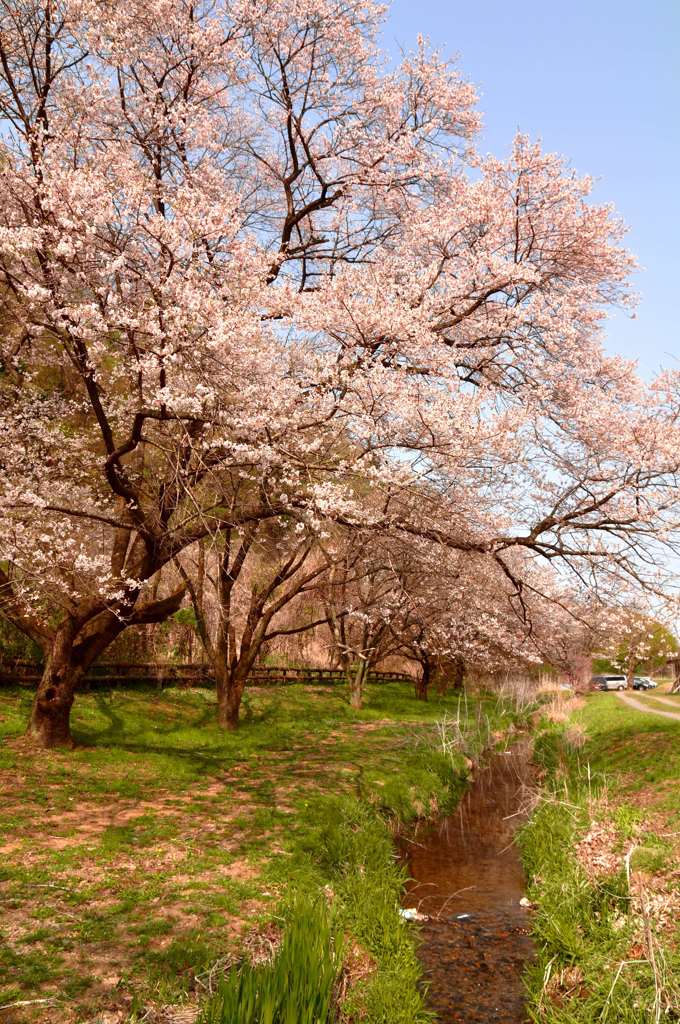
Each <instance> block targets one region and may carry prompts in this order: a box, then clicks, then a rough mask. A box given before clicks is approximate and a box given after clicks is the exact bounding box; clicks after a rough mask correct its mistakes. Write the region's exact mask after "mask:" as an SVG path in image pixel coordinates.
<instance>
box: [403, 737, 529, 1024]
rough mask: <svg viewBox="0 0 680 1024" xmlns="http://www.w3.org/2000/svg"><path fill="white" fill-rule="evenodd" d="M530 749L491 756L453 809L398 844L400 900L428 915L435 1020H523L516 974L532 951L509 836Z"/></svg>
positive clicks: (512, 1023) (427, 964) (426, 947)
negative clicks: (402, 872) (403, 872)
mask: <svg viewBox="0 0 680 1024" xmlns="http://www.w3.org/2000/svg"><path fill="white" fill-rule="evenodd" d="M528 759H529V748H528V746H526V745H518V746H516V747H514V748H513V750H512V751H510V752H507V753H503V754H495V755H494V756H493V757H492V758H491V760H490V761H489V762H488V764H487V765H486V766H485V767H484V768H481V769H479V770H478V772H477V776H476V778H475V780H474V781H473V783H472V785H471V786H470V788H469V789H468V790H467V792H466V793H465V795H464V797H463V799H462V800H461V802H460V804H459V805H458V807H457V808H456V810H455V812H454V813H453V814H451V815H450V816H449V817H447V818H444V819H443V820H441V821H440V822H439V823H438V824H437V825H436V827H433V828H431V829H429V830H427V831H424V832H420V833H418V835H416V836H415V840H414V841H409V842H405V843H404V846H403V852H404V856H405V859H406V862H407V866H408V870H409V874H410V876H411V878H412V881H411V882H410V883H409V885H408V888H407V891H406V894H405V896H404V906H405V907H416V908H417V909H418V910H419V912H420V913H421V914H425V915H427V920H426V921H424V922H423V923H422V924H420V925H419V926H418V927H419V928H420V929H421V943H420V949H419V956H420V959H421V961H422V963H423V967H424V969H425V976H426V979H427V984H428V1004H429V1005H430V1007H431V1008H432V1009H433V1010H434V1011H435V1012H436V1013H437V1020H438V1022H439V1024H524V1022H525V1021H526V1019H527V1018H526V1014H525V1010H524V987H523V984H522V971H523V969H524V965H525V963H526V962H527V960H528V959H530V958H531V956H532V953H533V950H532V944H531V940H530V938H529V936H528V934H527V930H528V928H529V920H528V912H527V910H526V909H525V908H524V907H522V906H521V905H520V899H522V897H523V896H524V885H525V879H524V873H523V870H522V864H521V861H520V857H519V853H518V851H517V849H516V847H515V846H514V844H513V841H512V840H513V834H514V832H515V830H516V829H517V827H518V825H519V824H520V823H521V821H522V817H521V807H522V803H523V795H524V792H525V786H526V784H527V783H528V781H529V777H530V768H529V764H528Z"/></svg>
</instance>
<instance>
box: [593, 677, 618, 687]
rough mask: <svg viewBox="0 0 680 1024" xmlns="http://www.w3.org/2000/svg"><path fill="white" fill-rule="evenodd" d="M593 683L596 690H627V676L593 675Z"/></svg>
mask: <svg viewBox="0 0 680 1024" xmlns="http://www.w3.org/2000/svg"><path fill="white" fill-rule="evenodd" d="M593 685H594V687H595V689H596V690H625V689H626V677H625V676H593Z"/></svg>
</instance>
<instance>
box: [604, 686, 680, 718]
mask: <svg viewBox="0 0 680 1024" xmlns="http://www.w3.org/2000/svg"><path fill="white" fill-rule="evenodd" d="M616 696H617V697H619V698H620V699H621V700H622V701H623V703H624V704H628V705H629V706H630V707H631V708H635V710H636V711H646V712H647V714H651V715H663V717H664V718H674V719H675V720H676V721H677V722H680V712H678V711H662V710H661V708H657V707H651V706H650V705H649V704H643V703H642V701H639V700H636V699H635V697H631V696H630V694H628V693H622V692H621V691H620V690H619V691H617V694H616Z"/></svg>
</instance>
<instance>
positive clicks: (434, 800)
mask: <svg viewBox="0 0 680 1024" xmlns="http://www.w3.org/2000/svg"><path fill="white" fill-rule="evenodd" d="M29 700H30V695H29V694H27V693H25V692H24V691H22V690H16V691H9V690H2V691H0V780H1V781H0V784H1V785H2V789H3V794H4V797H3V801H2V806H1V807H0V853H1V854H2V859H1V860H0V884H1V885H2V891H3V897H4V914H3V917H2V920H1V921H0V977H2V982H1V983H0V1005H3V1004H5V1003H10V1002H14V1001H18V1000H22V999H37V998H49V997H54V998H55V999H56V1000H57V1003H56V1005H55V1007H54V1008H51V1007H45V1006H40V1007H38V1008H37V1009H35V1011H33V1010H31V1009H30V1008H28V1009H27V1010H26V1011H25V1014H24V1017H23V1018H22V1019H25V1020H39V1021H41V1022H44V1024H48V1022H53V1021H54V1022H56V1021H59V1022H60V1024H71V1022H78V1024H80V1022H82V1021H87V1020H90V1019H91V1018H92V1015H93V1014H94V1013H97V1012H102V1011H103V1010H108V1011H111V1012H116V1013H118V1014H119V1015H120V1016H119V1018H118V1019H120V1020H121V1021H123V1020H134V1019H138V1018H141V1016H143V1014H144V1012H146V1010H147V1009H148V1008H149V1007H153V1006H154V1005H156V1006H157V1005H161V1004H166V1003H167V1004H175V1003H181V1002H183V1001H185V1000H190V1001H194V1002H195V1001H196V1000H197V999H198V998H199V996H200V995H201V992H202V989H201V988H200V984H199V983H198V982H197V980H196V979H197V978H200V977H201V976H203V975H205V972H208V971H210V969H211V967H212V966H213V965H214V964H215V963H217V962H227V961H228V960H229V959H230V958H231V959H233V958H234V957H237V956H239V955H240V951H241V950H242V949H243V946H244V943H245V944H246V945H247V943H248V941H249V938H250V937H251V936H253V935H257V934H260V933H263V934H266V932H267V929H268V928H271V927H274V928H276V929H279V930H280V923H281V922H280V918H281V914H282V913H283V910H282V908H285V907H287V906H289V905H290V902H291V900H294V898H295V896H296V894H299V893H303V892H307V893H311V894H315V893H321V892H323V893H324V894H325V898H326V899H327V901H329V902H330V905H331V906H332V909H333V914H334V921H336V922H337V925H338V927H340V928H341V929H342V932H343V934H344V935H345V936H346V941H347V949H348V951H349V953H348V956H349V960H350V961H352V962H355V964H356V965H363V966H355V968H354V969H353V970H352V971H350V973H351V974H352V975H353V977H352V979H351V984H350V983H349V982H348V984H347V985H346V1006H347V1007H348V1013H349V1012H350V1011H351V1013H352V1014H354V1015H355V1017H356V1018H357V1019H361V1020H362V1021H367V1022H369V1024H370V1022H375V1024H377V1022H380V1021H384V1022H386V1024H387V1022H388V1021H389V1022H390V1024H399V1022H403V1024H413V1022H416V1021H419V1020H425V1019H426V1017H427V1015H426V1014H425V1012H424V1010H423V1006H422V998H421V996H420V994H419V991H418V988H417V982H418V978H419V967H418V964H417V962H416V959H415V954H414V947H413V938H412V933H411V932H410V931H409V929H408V927H407V926H405V925H404V923H403V922H402V921H401V919H400V917H399V915H398V912H397V907H398V902H399V897H400V893H401V888H402V884H403V875H402V871H401V868H400V866H399V864H398V863H397V862H396V861H395V858H394V853H393V846H392V841H391V839H392V831H393V830H394V828H395V827H396V826H397V825H398V824H399V823H401V824H403V823H408V822H409V821H411V820H413V819H414V818H416V817H418V816H424V815H434V814H437V813H438V812H439V811H441V810H444V809H446V807H447V806H450V805H451V803H452V802H453V801H455V799H456V798H457V794H458V792H459V791H460V788H461V786H462V785H463V777H464V775H465V764H466V762H465V757H464V754H470V753H473V752H474V750H475V749H476V748H477V747H478V746H479V745H480V744H481V742H482V740H484V739H487V738H488V737H489V735H490V733H491V732H492V731H493V730H494V729H499V728H503V727H504V726H506V725H507V724H508V723H509V722H510V721H511V720H513V715H512V714H511V713H510V712H509V711H508V709H507V707H506V706H504V705H501V704H499V703H498V702H496V701H494V700H491V699H482V700H480V701H478V702H476V703H475V704H474V705H470V707H469V708H468V707H466V706H459V703H458V702H457V700H456V699H455V698H453V697H448V698H439V697H436V696H434V697H433V699H432V700H431V701H430V702H428V703H422V702H419V701H416V700H415V699H414V698H413V696H412V692H411V691H410V688H408V687H407V686H405V685H404V684H401V683H395V684H383V685H377V686H371V687H369V689H368V700H367V706H366V707H365V708H364V709H362V710H361V711H355V710H353V709H352V708H350V707H349V705H348V704H347V702H346V700H345V696H344V693H343V692H342V691H341V690H339V689H333V688H329V687H305V686H301V685H300V686H298V685H296V686H290V687H286V688H281V689H271V690H264V689H258V690H256V691H253V692H252V693H251V694H249V695H248V696H247V700H246V706H245V714H244V724H243V727H242V729H241V730H240V731H239V732H238V733H235V734H230V733H224V732H222V731H220V730H219V729H218V728H217V727H216V725H215V724H214V720H215V698H214V695H213V694H212V693H211V692H209V691H207V690H186V691H185V690H164V691H162V692H157V691H149V692H142V691H132V692H131V691H120V692H111V693H106V694H104V693H93V694H84V695H82V696H81V697H79V699H78V701H77V702H76V705H75V708H74V734H75V737H76V740H77V742H78V747H77V748H76V750H74V751H72V752H61V751H47V752H45V751H42V752H36V751H33V750H31V749H30V748H28V747H27V746H26V744H25V742H24V740H23V738H22V736H23V732H24V728H25V722H26V719H27V715H28V706H29ZM442 719H448V722H449V725H450V728H448V729H446V730H444V732H443V733H442V731H441V730H440V729H438V728H437V725H436V723H437V722H441V721H442ZM456 722H458V725H457V726H455V728H454V725H455V723H456ZM451 737H453V741H452V740H451Z"/></svg>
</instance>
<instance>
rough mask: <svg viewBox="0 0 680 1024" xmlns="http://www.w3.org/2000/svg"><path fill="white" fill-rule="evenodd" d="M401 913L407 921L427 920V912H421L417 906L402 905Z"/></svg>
mask: <svg viewBox="0 0 680 1024" xmlns="http://www.w3.org/2000/svg"><path fill="white" fill-rule="evenodd" d="M399 913H400V915H401V917H403V919H404V920H405V921H427V914H421V913H420V911H419V910H417V909H416V907H400V908H399Z"/></svg>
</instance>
